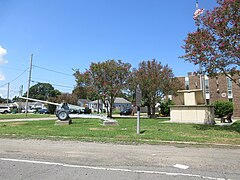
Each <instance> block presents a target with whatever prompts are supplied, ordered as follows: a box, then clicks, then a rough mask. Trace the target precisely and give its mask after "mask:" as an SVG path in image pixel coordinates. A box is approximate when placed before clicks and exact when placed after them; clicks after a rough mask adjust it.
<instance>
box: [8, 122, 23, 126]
mask: <svg viewBox="0 0 240 180" xmlns="http://www.w3.org/2000/svg"><path fill="white" fill-rule="evenodd" d="M25 124H27V122H13V123H11V124H9V126H19V125H25Z"/></svg>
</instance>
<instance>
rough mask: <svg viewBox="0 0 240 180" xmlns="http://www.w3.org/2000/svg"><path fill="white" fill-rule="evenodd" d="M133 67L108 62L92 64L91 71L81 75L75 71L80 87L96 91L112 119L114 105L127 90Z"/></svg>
mask: <svg viewBox="0 0 240 180" xmlns="http://www.w3.org/2000/svg"><path fill="white" fill-rule="evenodd" d="M130 68H131V65H130V64H129V63H123V62H122V61H121V60H118V61H115V60H107V61H105V62H98V63H91V66H90V68H89V70H86V72H84V73H80V72H79V70H76V71H75V74H74V75H75V78H76V81H77V84H78V85H79V86H83V87H87V88H88V89H89V90H92V91H94V90H95V91H96V92H97V94H98V96H99V98H100V99H101V100H102V102H103V104H104V106H105V107H106V110H107V115H108V117H112V110H113V104H114V101H115V99H116V97H117V96H118V95H119V93H120V92H121V91H122V90H123V89H124V88H126V84H127V80H128V78H129V75H130Z"/></svg>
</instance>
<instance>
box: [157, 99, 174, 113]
mask: <svg viewBox="0 0 240 180" xmlns="http://www.w3.org/2000/svg"><path fill="white" fill-rule="evenodd" d="M170 105H174V103H173V101H172V100H170V99H168V100H167V101H164V102H162V103H161V105H160V114H161V115H163V116H165V117H166V116H170V107H169V106H170Z"/></svg>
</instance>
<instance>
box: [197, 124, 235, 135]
mask: <svg viewBox="0 0 240 180" xmlns="http://www.w3.org/2000/svg"><path fill="white" fill-rule="evenodd" d="M194 128H196V130H203V131H204V130H220V131H223V130H224V131H232V132H233V131H235V132H238V133H240V121H237V122H235V123H233V124H232V125H226V126H218V125H202V124H198V125H194Z"/></svg>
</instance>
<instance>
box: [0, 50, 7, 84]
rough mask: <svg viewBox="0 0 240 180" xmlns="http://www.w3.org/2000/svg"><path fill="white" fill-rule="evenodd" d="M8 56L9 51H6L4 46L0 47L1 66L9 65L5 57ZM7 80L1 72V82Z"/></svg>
mask: <svg viewBox="0 0 240 180" xmlns="http://www.w3.org/2000/svg"><path fill="white" fill-rule="evenodd" d="M6 54H7V50H6V49H4V48H3V47H2V46H0V64H6V63H8V61H7V60H5V58H4V56H5V55H6ZM4 79H5V76H4V74H3V72H2V71H0V81H3V80H4Z"/></svg>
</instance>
